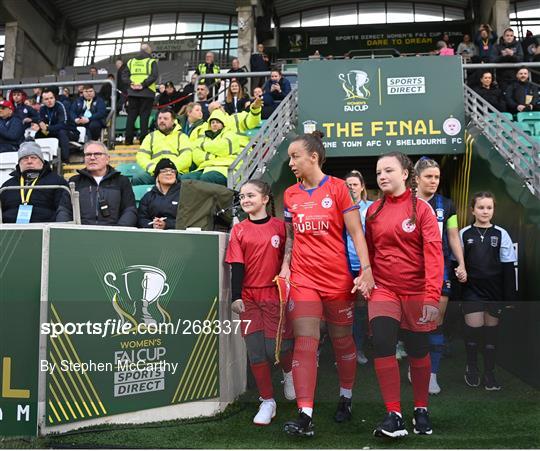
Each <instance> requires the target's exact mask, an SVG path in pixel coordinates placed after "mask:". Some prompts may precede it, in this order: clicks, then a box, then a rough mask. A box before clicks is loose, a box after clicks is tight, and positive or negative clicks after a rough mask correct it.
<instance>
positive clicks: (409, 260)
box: [366, 152, 443, 437]
mask: <svg viewBox="0 0 540 451" xmlns="http://www.w3.org/2000/svg"><path fill="white" fill-rule="evenodd" d="M377 184H378V185H379V188H380V189H381V191H382V193H383V197H382V199H379V200H377V201H376V202H375V203H373V205H371V206H370V207H369V209H368V212H367V219H366V239H367V244H368V248H369V254H370V257H371V262H372V265H373V277H374V279H375V288H374V289H373V292H372V293H371V297H370V298H369V300H368V317H369V321H370V326H371V332H372V334H373V345H374V355H375V359H374V364H375V372H376V374H377V379H378V381H379V386H380V389H381V393H382V397H383V400H384V403H385V406H386V410H387V415H386V417H385V418H384V420H383V422H382V423H381V424H379V426H377V428H376V429H375V430H374V431H373V433H374V435H375V436H378V437H385V436H386V437H401V436H404V435H407V430H406V428H405V423H404V421H403V417H402V415H401V404H400V377H399V367H398V363H397V360H396V356H395V353H396V343H397V340H398V332H399V330H400V328H401V329H402V330H403V338H404V341H405V346H406V349H407V354H408V356H409V365H410V367H411V382H412V386H413V396H414V418H413V425H414V432H415V433H416V434H431V433H432V429H431V423H430V420H429V416H428V411H427V406H428V386H429V379H430V374H431V364H430V358H429V332H430V331H432V330H434V329H436V327H437V323H436V322H435V321H436V320H437V318H438V314H439V311H438V308H437V306H438V303H439V298H440V297H441V281H442V278H443V253H442V244H441V234H440V232H439V227H438V226H437V219H436V218H435V213H434V211H433V209H432V208H431V207H430V206H429V204H428V203H427V202H425V201H424V200H422V199H418V198H417V197H416V183H415V180H414V169H413V166H412V163H411V160H410V159H409V158H408V157H407V156H405V155H403V154H401V153H397V152H396V153H389V154H387V155H384V156H382V157H381V158H379V161H377Z"/></svg>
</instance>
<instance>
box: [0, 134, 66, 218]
mask: <svg viewBox="0 0 540 451" xmlns="http://www.w3.org/2000/svg"><path fill="white" fill-rule="evenodd" d="M18 157H19V164H18V165H17V166H16V167H15V170H14V171H13V172H12V173H11V174H10V175H11V176H12V178H10V179H8V180H6V182H5V183H4V184H3V185H2V188H3V187H5V186H30V185H35V186H40V185H64V186H67V183H66V181H65V180H64V179H63V178H62V177H60V176H59V175H58V174H56V173H54V172H52V171H51V167H50V165H49V163H48V162H47V161H44V160H43V153H42V152H41V147H39V144H37V143H35V142H33V141H27V142H23V143H22V144H21V146H20V147H19V155H18ZM0 200H1V202H2V219H3V222H7V223H17V224H27V223H28V222H55V221H56V220H57V213H58V210H59V207H60V205H61V203H64V201H65V202H66V203H67V204H69V205H71V203H70V200H69V194H67V192H66V191H64V190H63V189H56V190H52V189H46V190H38V189H35V190H24V191H21V190H10V191H4V192H3V193H2V194H1V195H0ZM68 220H70V219H69V218H68V219H66V221H68Z"/></svg>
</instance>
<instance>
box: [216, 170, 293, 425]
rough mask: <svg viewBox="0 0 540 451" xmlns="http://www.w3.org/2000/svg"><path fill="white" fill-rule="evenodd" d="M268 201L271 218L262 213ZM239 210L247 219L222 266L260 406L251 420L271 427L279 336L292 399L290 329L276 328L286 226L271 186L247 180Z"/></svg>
mask: <svg viewBox="0 0 540 451" xmlns="http://www.w3.org/2000/svg"><path fill="white" fill-rule="evenodd" d="M269 202H270V204H271V210H272V215H271V216H270V215H268V213H267V205H268V203H269ZM240 205H241V207H242V209H243V210H244V211H245V212H246V213H247V214H248V215H249V217H248V219H245V220H244V221H242V222H240V223H239V224H236V225H235V226H234V227H233V228H232V230H231V236H230V240H229V247H228V248H227V255H226V258H225V261H226V262H227V263H229V264H230V265H231V269H232V300H233V303H232V306H231V308H232V310H233V312H235V313H238V314H239V315H240V319H241V320H242V336H243V337H244V340H245V342H246V349H247V354H248V359H249V363H250V366H251V371H252V372H253V376H254V378H255V382H256V384H257V388H258V389H259V395H260V400H261V401H262V402H261V405H260V407H259V411H258V412H257V414H256V415H255V417H254V418H253V422H254V423H255V424H257V425H267V424H270V422H271V421H272V418H274V417H275V416H276V401H275V400H274V394H273V387H272V378H271V371H270V370H271V364H272V362H273V361H274V354H275V348H276V340H277V339H278V334H282V335H281V337H282V340H280V341H281V357H280V363H281V368H282V370H283V377H284V392H285V398H287V399H289V400H292V399H294V398H295V393H294V386H293V382H292V371H291V361H292V344H293V339H292V338H293V336H292V329H291V328H290V327H286V326H285V324H284V323H283V322H282V323H281V324H280V317H283V313H282V314H281V315H280V308H281V306H280V299H279V293H278V289H277V286H276V285H275V284H274V281H273V280H274V278H275V276H276V275H277V274H278V272H279V271H280V269H281V264H282V261H283V250H284V246H285V224H284V222H283V221H281V220H280V219H277V218H275V217H274V216H275V211H274V203H273V199H272V196H271V193H270V186H269V185H268V184H267V183H265V182H263V181H262V180H250V181H248V182H246V183H245V184H244V185H243V186H242V187H241V188H240Z"/></svg>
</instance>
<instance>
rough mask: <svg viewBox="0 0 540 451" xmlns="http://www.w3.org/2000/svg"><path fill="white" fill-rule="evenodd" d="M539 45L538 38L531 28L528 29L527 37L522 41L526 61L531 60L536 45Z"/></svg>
mask: <svg viewBox="0 0 540 451" xmlns="http://www.w3.org/2000/svg"><path fill="white" fill-rule="evenodd" d="M537 45H538V39H536V38H535V37H534V35H533V32H532V31H531V30H527V33H526V34H525V39H523V41H521V47H522V48H523V55H524V61H531V60H532V56H533V55H534V52H535V51H536V46H537Z"/></svg>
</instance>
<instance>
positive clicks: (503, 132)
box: [464, 85, 540, 197]
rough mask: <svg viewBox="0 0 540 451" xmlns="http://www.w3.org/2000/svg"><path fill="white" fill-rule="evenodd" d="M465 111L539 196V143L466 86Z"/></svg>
mask: <svg viewBox="0 0 540 451" xmlns="http://www.w3.org/2000/svg"><path fill="white" fill-rule="evenodd" d="M464 103H465V112H466V114H467V115H468V116H469V117H470V118H471V121H472V122H473V124H474V125H476V126H477V127H478V128H479V129H480V130H481V131H482V132H483V134H484V135H485V137H486V138H487V139H488V140H489V141H490V142H491V144H493V146H494V147H495V148H496V149H497V150H498V151H499V153H500V154H501V155H502V157H503V158H504V159H505V160H506V162H507V163H508V164H509V165H510V166H511V167H512V168H513V169H514V170H515V171H516V173H517V174H518V175H519V176H520V177H521V178H522V179H523V181H524V182H525V184H526V186H527V187H528V188H529V189H530V190H531V192H532V193H533V194H535V195H536V196H538V197H540V158H539V154H540V143H538V141H536V140H535V139H534V138H532V137H531V136H529V135H527V134H526V133H525V132H524V131H523V130H521V129H519V128H518V127H516V125H515V123H514V122H513V121H512V120H510V119H508V118H507V117H506V116H504V115H503V114H501V112H500V111H498V110H497V109H495V108H494V107H493V106H492V105H491V104H490V103H489V102H487V101H486V100H484V99H483V98H482V97H481V96H479V95H478V94H477V93H476V92H474V91H473V90H472V89H471V88H469V87H468V86H467V85H464Z"/></svg>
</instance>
